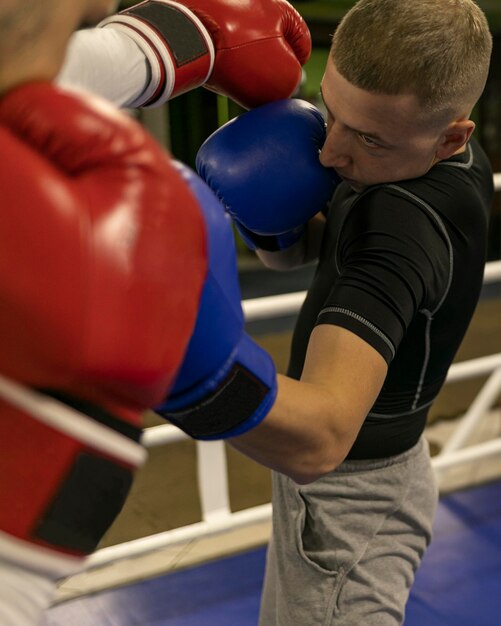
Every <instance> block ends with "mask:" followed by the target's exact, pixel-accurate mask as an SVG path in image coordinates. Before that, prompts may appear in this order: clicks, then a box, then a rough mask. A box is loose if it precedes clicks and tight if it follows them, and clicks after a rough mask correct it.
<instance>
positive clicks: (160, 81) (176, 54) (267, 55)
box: [101, 0, 311, 108]
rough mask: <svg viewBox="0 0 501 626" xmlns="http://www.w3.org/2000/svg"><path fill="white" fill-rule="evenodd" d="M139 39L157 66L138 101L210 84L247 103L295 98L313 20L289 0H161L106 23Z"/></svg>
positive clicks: (161, 99)
mask: <svg viewBox="0 0 501 626" xmlns="http://www.w3.org/2000/svg"><path fill="white" fill-rule="evenodd" d="M101 26H102V27H106V28H116V29H119V30H121V31H122V32H124V33H126V34H127V35H128V36H129V37H131V38H133V39H134V40H135V41H136V43H137V44H138V45H139V46H140V47H141V49H142V50H143V52H144V54H145V55H146V57H147V58H148V60H149V63H150V66H151V81H150V83H149V85H148V87H147V88H146V90H145V91H144V93H143V95H142V96H141V98H140V101H136V102H135V103H134V105H135V106H150V105H158V104H161V103H162V102H165V101H166V100H168V99H169V98H171V97H174V96H176V95H179V94H180V93H183V92H185V91H188V90H190V89H193V88H194V87H197V86H199V85H202V84H205V85H206V87H208V88H209V89H212V90H214V91H216V92H217V93H220V94H223V95H227V96H228V97H230V98H231V99H232V100H234V101H235V102H237V103H239V104H240V105H242V106H243V107H245V108H250V107H255V106H258V105H260V104H264V103H266V102H270V101H273V100H279V99H282V98H287V97H289V96H290V95H291V94H292V93H293V92H294V90H295V89H296V87H297V86H298V84H299V82H300V79H301V66H302V65H303V64H304V63H305V62H306V61H307V59H308V57H309V55H310V51H311V38H310V33H309V30H308V27H307V26H306V23H305V22H304V20H303V19H302V17H301V16H300V15H299V13H298V12H297V11H296V9H294V8H293V7H292V6H291V5H290V4H289V3H288V2H287V1H286V0H253V1H252V2H235V1H234V0H155V1H146V2H142V3H140V4H138V5H136V6H133V7H132V8H130V9H126V10H124V11H122V12H121V13H119V14H117V15H114V16H112V17H110V18H108V19H106V20H105V21H104V22H102V23H101Z"/></svg>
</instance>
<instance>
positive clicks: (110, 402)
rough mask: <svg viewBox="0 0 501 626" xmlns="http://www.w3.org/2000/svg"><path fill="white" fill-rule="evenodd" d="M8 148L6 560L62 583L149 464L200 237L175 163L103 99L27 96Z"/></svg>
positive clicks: (1, 376)
mask: <svg viewBox="0 0 501 626" xmlns="http://www.w3.org/2000/svg"><path fill="white" fill-rule="evenodd" d="M0 147H1V150H2V152H3V154H7V155H9V158H8V159H6V160H5V163H4V166H3V167H2V168H1V170H0V186H1V188H2V194H3V207H4V210H3V211H2V212H1V214H0V247H1V250H2V254H1V255H0V336H1V343H2V350H1V351H0V439H1V441H2V454H1V455H0V492H1V493H2V506H1V507H0V561H1V560H2V558H5V559H7V560H9V561H11V562H13V563H16V564H18V565H20V564H21V565H22V566H26V567H28V568H30V569H32V570H38V571H42V572H45V573H49V574H54V575H64V574H67V573H68V572H69V571H71V568H72V567H74V564H75V562H79V561H80V560H81V558H82V556H84V555H85V554H88V553H89V552H91V551H92V550H93V549H94V547H95V546H96V543H97V542H98V541H99V540H100V538H101V536H102V535H103V533H104V531H105V530H106V529H107V527H108V526H109V524H110V523H111V522H112V521H113V519H114V517H115V516H116V514H117V512H118V511H119V510H120V508H121V505H122V503H123V500H124V498H125V495H126V493H127V490H128V487H129V485H130V481H131V473H132V470H133V469H134V468H135V467H137V466H138V465H139V464H140V463H141V462H142V460H143V458H144V451H143V449H142V448H141V446H140V445H139V444H138V440H139V436H140V426H141V413H142V411H143V410H144V409H146V408H149V407H151V406H153V405H156V404H158V403H159V402H160V401H161V400H163V399H164V398H165V395H166V393H167V392H168V389H169V388H170V385H171V383H172V381H173V378H174V377H175V375H176V374H177V370H178V367H179V365H180V362H181V361H182V359H183V356H184V352H185V349H186V346H187V343H188V341H189V339H190V336H191V333H192V329H193V326H194V322H195V319H196V315H197V310H198V304H199V299H200V293H201V289H202V285H203V282H204V280H205V276H206V233H205V226H204V222H203V218H202V216H201V213H200V211H199V209H198V204H197V201H196V200H195V198H194V196H193V195H192V193H191V192H190V190H189V188H188V186H187V185H186V183H185V182H184V181H183V180H182V178H181V176H180V175H179V173H178V172H177V170H176V169H175V168H174V167H173V165H172V163H171V160H170V158H169V157H168V156H167V154H165V153H164V152H163V150H161V149H160V147H158V146H157V145H156V143H155V142H154V141H153V139H151V138H150V137H149V136H148V135H147V134H146V133H145V131H144V130H143V129H142V127H141V126H140V125H139V124H137V123H136V122H134V121H133V120H131V119H130V118H128V117H127V116H125V115H123V114H121V113H120V112H118V111H116V110H115V109H114V108H112V107H111V106H110V105H108V104H107V103H104V102H102V101H101V100H96V99H94V98H92V99H90V98H87V99H83V98H77V97H75V96H70V95H67V94H65V93H63V92H60V91H59V90H57V89H56V88H55V87H53V86H51V85H49V84H45V83H38V84H31V85H26V86H23V87H20V88H17V89H16V90H14V91H13V92H11V93H9V94H8V95H7V96H5V97H4V98H3V99H2V100H0ZM13 381H15V382H13ZM34 390H38V393H37V392H35V391H34Z"/></svg>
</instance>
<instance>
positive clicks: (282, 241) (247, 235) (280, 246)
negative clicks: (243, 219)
mask: <svg viewBox="0 0 501 626" xmlns="http://www.w3.org/2000/svg"><path fill="white" fill-rule="evenodd" d="M235 227H236V229H237V230H238V232H239V234H240V236H241V237H242V239H243V241H244V243H245V245H246V246H247V247H248V248H249V249H250V250H265V251H266V252H279V251H280V250H286V249H287V248H290V247H291V246H293V245H294V244H295V243H297V242H298V241H299V240H300V239H301V237H302V235H303V234H304V232H305V230H306V226H298V227H297V228H294V230H290V231H288V232H286V233H280V234H279V235H259V234H258V233H253V232H252V231H251V230H249V229H248V228H246V227H245V226H243V225H242V224H241V223H240V222H237V221H236V220H235Z"/></svg>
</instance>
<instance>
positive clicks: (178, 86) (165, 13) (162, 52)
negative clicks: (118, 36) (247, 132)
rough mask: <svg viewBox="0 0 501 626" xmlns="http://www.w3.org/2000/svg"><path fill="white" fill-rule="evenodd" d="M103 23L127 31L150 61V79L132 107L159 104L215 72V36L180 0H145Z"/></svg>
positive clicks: (102, 26)
mask: <svg viewBox="0 0 501 626" xmlns="http://www.w3.org/2000/svg"><path fill="white" fill-rule="evenodd" d="M99 27H100V28H107V27H111V28H116V29H118V30H121V31H123V32H125V33H126V34H127V35H128V36H129V37H131V38H132V39H133V40H134V41H135V42H136V44H137V45H138V46H139V47H140V48H141V50H142V51H143V53H144V55H145V56H146V58H147V60H148V62H149V65H150V70H151V79H150V82H149V84H148V85H147V87H146V89H145V91H144V92H143V93H142V94H141V96H140V97H139V98H138V99H137V100H136V101H135V102H133V103H131V105H130V106H132V107H139V106H141V107H150V106H159V105H160V104H163V103H164V102H166V101H167V100H169V99H170V98H173V97H174V96H178V95H179V94H181V93H184V92H186V91H189V90H190V89H193V88H195V87H198V86H200V85H203V84H204V83H205V82H206V81H207V80H208V79H209V77H210V75H211V74H212V69H213V67H214V59H215V50H214V44H213V42H212V38H211V36H210V34H209V32H208V30H207V29H206V28H205V26H204V25H203V24H202V22H201V21H200V20H199V19H198V17H197V16H196V15H195V14H194V13H193V12H192V11H190V10H189V9H187V8H186V7H184V6H183V5H181V4H178V3H177V2H173V1H171V0H155V1H154V2H153V1H152V2H141V3H140V4H138V5H135V6H133V7H131V8H129V9H126V10H124V11H121V12H120V13H117V14H116V15H112V16H110V17H108V18H106V19H105V20H103V21H102V22H101V23H100V24H99Z"/></svg>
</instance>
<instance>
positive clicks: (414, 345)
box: [288, 140, 493, 459]
mask: <svg viewBox="0 0 501 626" xmlns="http://www.w3.org/2000/svg"><path fill="white" fill-rule="evenodd" d="M492 197H493V180H492V171H491V167H490V164H489V161H488V159H487V157H486V155H485V153H484V152H483V151H482V149H481V148H480V146H479V144H478V142H477V141H476V140H472V141H470V143H469V144H468V146H467V149H466V151H465V152H464V153H463V154H460V155H457V156H455V157H452V158H451V159H449V160H447V161H442V162H440V163H438V164H437V165H435V166H434V167H433V168H432V169H431V170H430V171H429V172H428V173H427V174H426V175H425V176H423V177H421V178H419V179H414V180H407V181H403V182H399V183H390V184H384V185H378V186H373V187H369V188H367V189H366V190H364V191H363V192H362V193H356V192H354V191H353V190H352V189H351V188H350V187H349V186H348V185H347V183H341V185H339V187H338V188H337V190H336V193H335V195H334V198H333V200H332V202H331V204H330V207H329V210H328V213H327V224H326V228H325V234H324V239H323V242H322V250H321V254H320V259H319V264H318V267H317V270H316V273H315V277H314V279H313V282H312V285H311V287H310V289H309V290H308V295H307V298H306V301H305V303H304V305H303V307H302V309H301V312H300V314H299V318H298V321H297V324H296V328H295V331H294V337H293V341H292V350H291V359H290V364H289V369H288V375H289V376H291V377H292V378H296V379H299V378H300V377H301V372H302V369H303V364H304V358H305V355H306V349H307V345H308V341H309V337H310V334H311V332H312V330H313V328H314V327H315V326H316V325H317V324H335V325H337V326H342V327H343V328H346V329H348V330H350V331H351V332H353V333H355V334H356V335H358V336H359V337H361V338H362V339H364V340H365V341H366V342H367V343H369V344H370V345H371V346H373V347H374V348H375V349H376V350H377V351H378V352H379V353H380V354H381V355H382V356H383V357H384V359H385V360H386V362H387V363H388V367H389V369H388V374H387V377H386V380H385V383H384V386H383V388H382V390H381V392H380V394H379V396H378V398H377V401H376V403H375V404H374V406H373V407H372V409H371V411H370V413H369V414H368V416H367V418H366V420H365V422H364V424H363V426H362V429H361V431H360V433H359V435H358V437H357V439H356V441H355V443H354V445H353V447H352V449H351V451H350V453H349V455H348V458H359V459H360V458H380V457H385V456H390V455H393V454H398V453H400V452H403V451H405V450H407V449H408V448H410V447H411V446H412V445H414V444H415V443H416V442H417V440H418V439H419V437H420V435H421V433H422V432H423V429H424V427H425V423H426V416H427V413H428V411H429V408H430V405H431V404H432V402H433V400H434V399H435V397H436V396H437V394H438V392H439V390H440V388H441V387H442V385H443V383H444V380H445V377H446V374H447V370H448V369H449V366H450V364H451V362H452V360H453V358H454V355H455V354H456V351H457V349H458V348H459V345H460V343H461V341H462V339H463V336H464V334H465V332H466V329H467V327H468V324H469V322H470V320H471V317H472V315H473V311H474V309H475V307H476V304H477V302H478V298H479V294H480V290H481V287H482V280H483V270H484V264H485V256H486V247H487V225H488V215H489V211H490V207H491V203H492Z"/></svg>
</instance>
